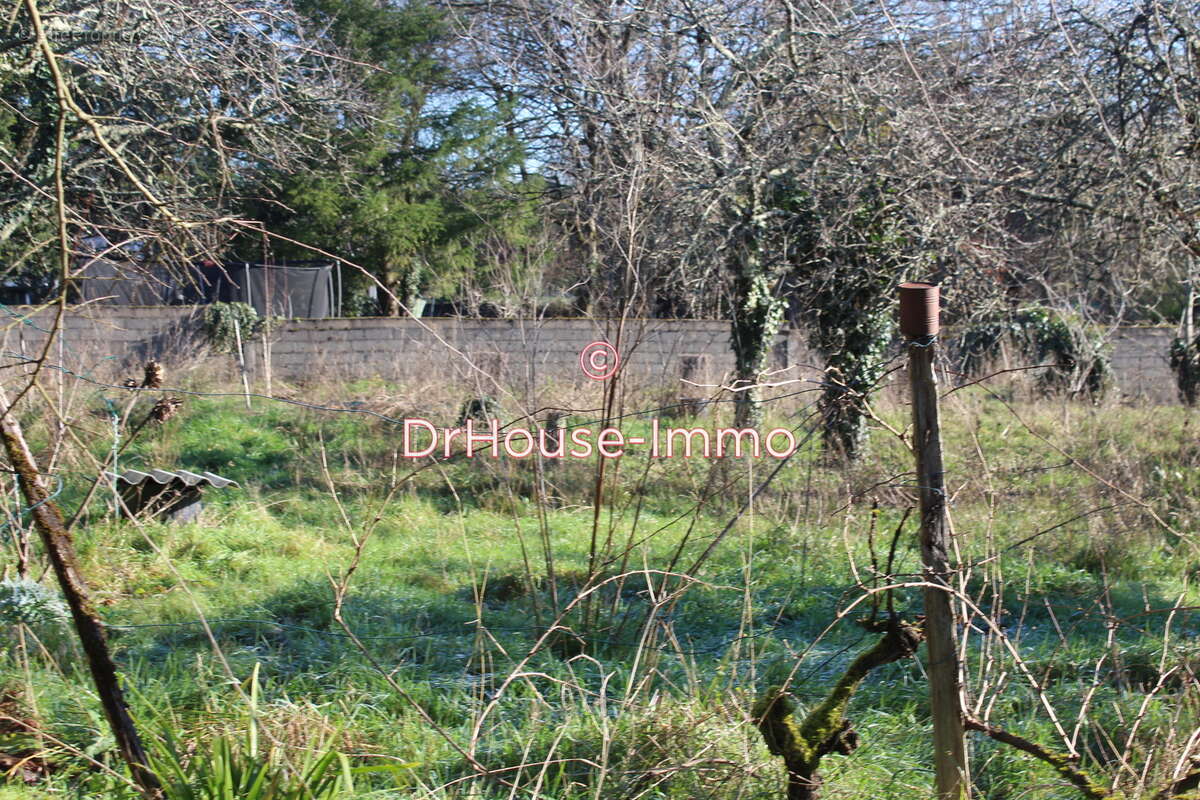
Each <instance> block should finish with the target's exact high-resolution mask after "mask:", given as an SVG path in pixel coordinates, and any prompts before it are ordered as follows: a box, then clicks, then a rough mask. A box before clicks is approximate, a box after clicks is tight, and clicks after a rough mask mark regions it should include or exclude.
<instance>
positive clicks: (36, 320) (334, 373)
mask: <svg viewBox="0 0 1200 800" xmlns="http://www.w3.org/2000/svg"><path fill="white" fill-rule="evenodd" d="M0 311H3V314H2V315H0V337H2V341H0V352H2V356H0V365H4V366H11V365H14V364H19V363H20V362H21V361H22V360H30V359H36V358H39V357H41V355H42V348H43V347H44V344H45V340H46V334H45V330H47V329H49V328H50V327H51V326H52V325H53V322H54V318H55V311H54V310H53V309H42V310H40V311H33V310H30V309H23V308H8V307H0ZM202 313H203V309H202V308H197V307H130V306H101V305H95V306H88V307H80V308H74V309H71V311H70V313H69V314H68V315H67V317H66V320H65V323H64V325H63V331H64V335H63V336H62V337H61V341H60V342H59V343H56V344H55V346H54V347H53V348H52V349H51V351H50V353H49V354H47V361H48V363H50V364H52V365H55V366H62V367H65V368H66V369H67V370H69V371H71V372H73V373H77V374H81V375H86V376H90V377H93V378H95V379H96V380H101V381H113V382H118V383H119V380H120V379H123V378H126V377H136V376H137V374H139V370H140V366H141V364H142V363H144V362H145V361H146V360H148V359H151V358H154V359H159V360H163V361H165V362H167V363H170V364H172V365H173V366H174V367H176V368H177V369H185V370H193V369H194V370H210V371H211V370H218V371H220V372H221V373H223V374H225V375H228V376H230V377H236V371H235V369H234V365H233V360H232V359H231V358H230V357H229V356H227V355H218V354H213V353H212V352H211V351H209V349H208V348H207V347H206V345H205V343H204V337H203V334H202V333H201V315H202ZM618 332H619V335H620V349H621V351H622V353H623V354H624V357H625V361H626V363H625V366H626V369H628V370H630V371H631V372H633V373H635V374H637V375H639V376H641V377H643V378H648V379H656V378H661V379H662V383H663V384H671V385H678V386H680V387H681V388H680V394H681V395H683V396H686V395H687V393H688V392H689V391H690V390H689V389H688V387H689V386H692V385H695V390H694V395H695V396H697V397H704V396H709V395H711V394H712V392H713V390H712V388H710V387H712V386H715V385H719V384H721V383H722V382H725V381H728V380H729V379H730V376H731V375H732V372H733V356H732V354H731V353H730V351H729V325H728V323H726V322H723V321H719V320H717V321H706V320H628V321H626V323H625V324H624V326H623V327H621V328H620V330H619V331H618V325H617V323H616V321H613V320H583V319H549V320H499V319H497V320H462V319H453V318H425V319H422V320H414V319H391V318H380V317H368V318H353V319H325V320H309V319H305V320H290V321H286V322H280V323H276V324H274V325H272V326H271V328H270V334H269V337H267V339H266V346H265V347H264V343H263V341H261V340H258V341H255V342H252V343H248V344H247V347H246V360H247V367H248V369H249V371H250V373H251V377H252V379H254V380H255V381H258V380H261V378H262V376H263V374H264V372H265V370H266V369H267V368H268V360H269V369H270V370H271V374H272V376H273V377H274V378H277V379H282V380H286V381H289V382H295V383H305V382H312V381H331V380H332V381H337V380H354V379H358V378H381V379H384V380H389V381H411V380H420V381H430V380H437V379H439V378H440V377H443V376H444V378H445V379H446V380H448V381H453V382H456V383H458V384H461V385H464V386H471V385H474V386H479V387H486V386H487V385H489V384H490V383H491V381H492V380H493V379H495V380H499V381H501V382H503V383H504V384H506V385H509V386H513V387H520V388H526V389H531V388H533V387H535V386H545V385H547V384H552V383H560V384H570V383H578V382H580V381H585V380H586V377H585V376H584V375H583V373H582V371H581V369H580V365H579V354H580V351H581V350H582V349H583V348H584V347H586V346H587V345H588V344H590V343H591V342H594V341H598V340H607V341H611V342H614V343H616V342H617V339H618ZM1174 335H1175V334H1174V331H1173V330H1172V329H1170V328H1142V327H1138V328H1134V327H1130V328H1122V329H1120V330H1119V331H1118V332H1117V334H1116V335H1115V336H1114V338H1113V355H1112V360H1113V369H1114V372H1115V374H1116V379H1117V385H1118V391H1119V393H1120V395H1122V396H1124V397H1126V398H1130V399H1142V400H1146V401H1150V402H1156V403H1173V402H1177V396H1176V392H1175V384H1174V378H1173V375H1172V374H1171V372H1170V370H1169V368H1168V365H1167V348H1168V346H1169V344H1170V341H1171V338H1172V337H1173V336H1174ZM771 369H772V370H777V371H778V372H776V373H774V374H773V375H772V380H773V381H787V380H795V379H812V378H816V377H817V376H818V375H819V374H820V370H819V359H817V358H815V357H814V356H813V355H812V354H811V353H810V352H809V351H808V349H807V347H806V346H805V344H804V336H803V334H802V333H801V332H798V331H787V332H784V333H782V334H781V335H780V336H779V338H778V339H777V341H776V343H775V346H774V348H773V352H772V358H771ZM10 374H11V373H10ZM0 375H2V373H0Z"/></svg>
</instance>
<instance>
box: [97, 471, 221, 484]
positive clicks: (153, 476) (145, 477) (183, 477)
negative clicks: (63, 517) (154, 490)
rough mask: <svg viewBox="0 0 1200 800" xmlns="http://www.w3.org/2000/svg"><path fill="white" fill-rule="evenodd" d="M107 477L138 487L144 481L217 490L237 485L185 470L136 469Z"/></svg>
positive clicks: (217, 476) (212, 476) (213, 474)
mask: <svg viewBox="0 0 1200 800" xmlns="http://www.w3.org/2000/svg"><path fill="white" fill-rule="evenodd" d="M109 475H111V476H112V477H114V478H116V479H117V481H118V482H119V483H124V484H126V485H129V486H140V485H142V484H143V483H145V482H146V481H154V482H155V483H157V484H159V485H161V486H166V485H167V484H170V483H173V482H174V481H179V482H181V483H182V484H183V485H184V486H215V487H216V488H218V489H224V488H225V487H227V486H237V485H238V484H237V481H231V480H229V478H222V477H221V476H220V475H217V474H216V473H213V472H188V471H187V470H186V469H177V470H175V471H174V472H168V471H167V470H164V469H152V470H150V471H149V472H142V471H141V470H138V469H127V470H125V471H124V472H122V473H121V474H120V475H117V474H115V473H111V472H110V473H109Z"/></svg>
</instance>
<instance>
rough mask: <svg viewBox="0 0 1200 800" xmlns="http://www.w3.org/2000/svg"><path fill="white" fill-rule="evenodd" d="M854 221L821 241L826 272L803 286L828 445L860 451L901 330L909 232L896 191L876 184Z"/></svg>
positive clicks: (851, 455) (821, 269)
mask: <svg viewBox="0 0 1200 800" xmlns="http://www.w3.org/2000/svg"><path fill="white" fill-rule="evenodd" d="M858 203H859V205H858V207H857V208H856V209H855V211H854V212H853V214H852V215H851V216H850V220H851V224H850V225H849V226H847V228H846V229H845V230H843V231H841V232H840V235H839V237H838V238H837V239H835V241H834V242H833V243H831V244H826V245H823V246H821V247H820V249H819V251H818V253H817V255H818V258H819V260H818V261H817V263H816V264H815V267H816V270H819V272H820V274H819V275H814V276H812V277H810V278H809V279H808V288H807V291H806V292H804V306H805V308H806V311H805V321H806V323H808V324H809V325H810V327H809V344H810V345H811V346H812V347H813V348H814V349H815V350H816V351H817V352H819V353H820V354H821V355H822V356H824V358H825V364H826V369H825V371H826V385H825V388H824V389H823V391H822V394H821V399H820V402H819V406H818V407H819V409H820V411H821V416H822V420H823V426H824V427H823V439H824V443H825V447H826V449H827V451H829V452H833V453H841V454H843V455H845V456H846V457H847V458H850V459H854V458H857V457H858V456H859V455H861V453H862V448H863V445H864V444H865V442H866V434H867V412H866V407H865V406H864V401H865V400H866V399H867V398H868V397H869V396H870V394H871V392H872V391H874V389H875V388H876V384H877V383H878V381H879V379H880V378H881V377H883V374H884V372H885V370H886V364H887V350H888V347H889V345H890V344H891V341H892V336H893V333H894V331H895V319H894V312H893V309H892V307H893V305H894V303H895V299H894V295H895V287H896V286H897V284H898V283H899V282H900V281H901V280H902V277H903V272H904V270H905V261H904V258H905V256H904V253H905V250H906V248H907V247H908V244H909V240H910V237H909V235H908V234H907V232H906V231H905V227H904V226H905V223H904V220H903V219H901V218H898V217H897V216H896V215H895V209H894V206H893V205H892V204H891V199H890V194H889V192H888V191H887V190H885V189H879V188H875V187H872V188H871V189H870V190H865V191H864V192H863V193H862V194H861V195H860V197H859V198H858Z"/></svg>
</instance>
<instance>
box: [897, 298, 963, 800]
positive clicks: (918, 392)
mask: <svg viewBox="0 0 1200 800" xmlns="http://www.w3.org/2000/svg"><path fill="white" fill-rule="evenodd" d="M938 323H939V309H938V287H936V286H932V285H930V284H927V283H905V284H902V285H901V286H900V332H901V333H902V334H903V336H904V338H905V341H906V342H907V347H908V376H909V383H910V384H911V386H912V414H913V451H914V452H915V454H916V459H917V483H918V486H919V487H920V497H921V560H922V562H923V563H924V566H925V575H924V578H925V580H926V581H928V582H930V583H933V584H940V585H943V586H946V587H947V588H949V581H950V559H949V543H950V532H949V525H948V523H947V519H946V489H945V474H944V472H943V467H942V439H941V426H940V422H939V419H938V395H937V377H936V376H935V375H934V371H933V360H934V353H935V347H936V343H937V333H938ZM925 641H926V646H927V648H928V653H929V705H930V711H931V713H932V715H933V745H934V767H935V771H936V779H937V796H938V800H963V799H964V798H967V797H969V796H970V785H971V784H970V771H969V769H968V765H967V746H966V735H965V733H964V731H963V709H962V695H961V693H960V691H959V688H960V687H959V665H958V650H957V649H956V647H955V637H954V612H953V608H952V605H951V602H950V594H949V592H947V591H945V590H943V589H939V588H936V587H933V586H931V587H927V588H926V589H925Z"/></svg>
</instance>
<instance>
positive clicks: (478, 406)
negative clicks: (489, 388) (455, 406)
mask: <svg viewBox="0 0 1200 800" xmlns="http://www.w3.org/2000/svg"><path fill="white" fill-rule="evenodd" d="M503 415H504V408H503V407H502V406H501V405H500V401H499V400H497V399H496V398H494V397H492V396H490V395H486V394H485V395H483V396H482V397H473V398H471V399H470V400H467V401H465V402H464V403H463V404H462V408H461V409H459V413H458V424H459V425H466V424H467V420H473V421H475V422H487V421H488V420H490V419H500V417H502V416H503Z"/></svg>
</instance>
